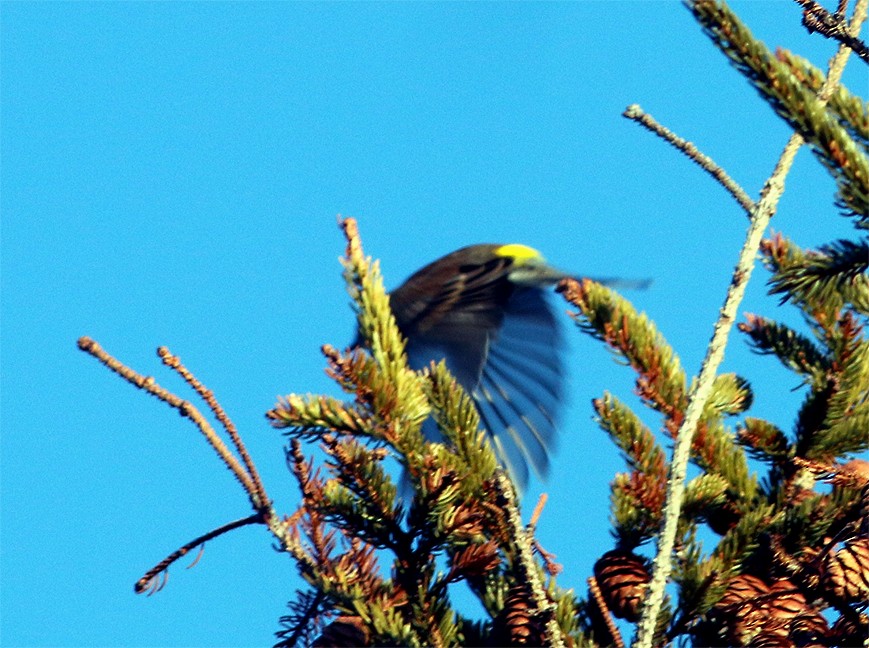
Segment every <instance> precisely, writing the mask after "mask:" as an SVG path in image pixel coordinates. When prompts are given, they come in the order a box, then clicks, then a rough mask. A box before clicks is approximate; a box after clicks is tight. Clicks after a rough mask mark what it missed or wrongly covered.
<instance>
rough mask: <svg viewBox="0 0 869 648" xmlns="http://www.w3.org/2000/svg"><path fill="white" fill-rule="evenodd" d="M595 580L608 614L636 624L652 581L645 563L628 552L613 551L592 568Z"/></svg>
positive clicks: (602, 557)
mask: <svg viewBox="0 0 869 648" xmlns="http://www.w3.org/2000/svg"><path fill="white" fill-rule="evenodd" d="M594 576H595V578H596V579H597V584H598V586H599V587H600V592H601V594H602V595H603V600H604V601H605V602H606V604H607V607H608V608H609V610H610V612H612V613H613V614H614V615H615V616H617V617H618V618H620V619H626V620H627V621H630V622H632V623H633V622H636V621H638V620H639V618H640V606H641V605H642V603H643V598H644V597H645V595H646V589H647V587H648V584H649V581H650V580H652V577H651V575H650V574H649V568H648V566H647V564H646V561H645V559H643V558H642V557H640V556H638V555H636V554H635V553H632V552H630V551H623V550H620V549H614V550H612V551H608V552H606V553H605V554H604V555H603V556H601V557H600V559H599V560H598V561H597V562H596V563H595V564H594Z"/></svg>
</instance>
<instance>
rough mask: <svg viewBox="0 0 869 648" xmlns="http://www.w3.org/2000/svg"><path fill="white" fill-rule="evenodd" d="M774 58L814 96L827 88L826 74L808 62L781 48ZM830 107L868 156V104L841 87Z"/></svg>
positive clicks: (833, 97)
mask: <svg viewBox="0 0 869 648" xmlns="http://www.w3.org/2000/svg"><path fill="white" fill-rule="evenodd" d="M775 55H776V58H777V59H778V60H779V61H781V62H782V63H783V64H784V65H785V66H787V68H788V70H790V72H791V74H793V75H794V76H795V77H796V78H797V79H798V80H799V81H800V83H802V84H803V85H804V86H805V87H806V88H807V89H808V90H809V91H810V92H811V93H812V94H817V92H818V90H820V89H821V86H822V85H824V80H825V77H824V73H823V72H821V71H820V70H819V69H818V68H816V67H815V66H814V65H812V64H811V63H810V62H809V61H808V60H806V59H804V58H803V57H801V56H797V55H796V54H794V53H793V52H790V51H788V50H786V49H782V48H779V49H777V50H776V52H775ZM828 105H829V108H830V110H832V111H833V112H834V113H836V115H837V116H838V118H839V124H841V126H842V128H844V129H845V130H846V131H848V133H849V134H850V135H851V137H853V138H854V140H855V141H856V142H857V144H859V145H860V146H861V147H862V148H863V150H864V151H866V152H869V104H867V103H866V101H864V100H863V99H861V98H860V97H858V96H855V95H853V94H851V92H849V91H848V88H846V87H845V86H842V85H840V86H837V87H836V91H835V92H834V93H833V95H832V96H831V97H830V103H829V104H828Z"/></svg>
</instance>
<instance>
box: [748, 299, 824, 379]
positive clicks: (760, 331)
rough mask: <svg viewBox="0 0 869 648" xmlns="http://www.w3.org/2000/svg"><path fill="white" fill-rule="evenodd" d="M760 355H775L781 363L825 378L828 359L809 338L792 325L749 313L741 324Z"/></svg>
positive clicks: (814, 377) (812, 377) (816, 377)
mask: <svg viewBox="0 0 869 648" xmlns="http://www.w3.org/2000/svg"><path fill="white" fill-rule="evenodd" d="M738 328H739V330H740V331H741V332H742V333H745V334H746V335H747V336H748V337H749V340H750V344H751V347H752V349H753V350H754V351H755V352H757V353H759V354H769V355H774V356H776V357H777V358H778V359H779V360H780V361H781V363H782V364H783V365H784V366H785V367H787V368H789V369H792V370H793V371H796V372H798V373H801V374H803V375H805V376H807V377H808V378H810V379H811V380H812V382H813V383H815V384H820V383H821V382H822V381H824V380H825V379H826V375H827V371H828V370H829V361H828V360H827V358H826V355H825V354H824V353H823V352H822V351H821V349H819V348H818V346H817V345H816V344H815V343H814V342H812V340H810V339H809V338H807V337H806V336H805V335H803V334H801V333H797V332H796V331H794V330H793V329H791V328H790V327H788V326H786V325H784V324H779V323H778V322H774V321H772V320H770V319H767V318H765V317H761V316H759V315H753V314H751V313H746V315H745V322H742V323H740V324H739V325H738Z"/></svg>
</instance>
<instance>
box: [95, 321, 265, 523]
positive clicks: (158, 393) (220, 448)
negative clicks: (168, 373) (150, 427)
mask: <svg viewBox="0 0 869 648" xmlns="http://www.w3.org/2000/svg"><path fill="white" fill-rule="evenodd" d="M78 347H79V349H81V350H82V351H84V352H86V353H89V354H90V355H92V356H93V357H94V358H96V359H97V360H99V361H100V362H102V363H103V364H104V365H105V366H106V367H108V368H109V369H111V370H112V371H114V372H115V373H116V374H118V375H119V376H120V377H121V378H123V379H124V380H126V381H127V382H129V383H130V384H132V385H135V386H136V387H138V388H139V389H144V390H145V391H146V392H148V393H149V394H151V395H152V396H154V397H155V398H157V399H159V400H161V401H163V402H164V403H166V404H167V405H168V406H169V407H172V408H174V409H177V410H178V413H179V414H181V416H184V417H186V418H188V419H190V420H191V421H193V423H194V424H195V425H196V427H198V428H199V431H200V432H202V435H203V436H204V437H205V439H206V440H207V441H208V443H209V444H210V445H211V447H212V448H214V451H215V452H216V453H217V454H218V456H219V457H220V458H221V459H222V460H223V463H224V464H226V467H227V468H229V469H230V470H231V471H232V474H233V475H235V478H236V479H237V480H238V481H239V483H240V484H241V485H242V486H243V487H244V490H245V491H247V494H248V496H249V497H250V498H251V502H252V503H253V505H254V508H256V509H260V508H261V507H262V506H263V505H264V503H263V502H261V501H259V491H258V490H257V488H256V486H255V485H254V483H253V481H252V480H251V478H250V475H248V473H247V471H245V469H244V468H242V466H241V464H239V463H238V460H237V459H236V458H235V456H234V455H233V454H232V452H230V450H229V448H227V447H226V444H225V443H224V442H223V440H222V439H221V438H220V437H219V436H218V434H217V432H215V430H214V428H213V427H211V424H209V422H208V421H207V420H206V419H205V417H204V416H203V415H202V413H201V412H200V411H199V410H198V409H196V406H195V405H193V403H191V402H189V401H186V400H184V399H182V398H179V397H178V396H176V395H175V394H173V393H172V392H170V391H169V390H167V389H164V388H163V387H161V386H160V385H158V384H157V382H156V381H155V380H154V378H153V377H152V376H143V375H141V374H140V373H137V372H136V371H134V370H133V369H131V368H130V367H128V366H126V365H125V364H123V363H122V362H121V361H119V360H117V359H116V358H114V357H112V356H111V355H110V354H109V353H107V352H106V351H105V350H103V348H102V347H101V346H100V345H99V344H97V342H96V341H94V340H92V339H90V338H89V337H80V338H79V339H78Z"/></svg>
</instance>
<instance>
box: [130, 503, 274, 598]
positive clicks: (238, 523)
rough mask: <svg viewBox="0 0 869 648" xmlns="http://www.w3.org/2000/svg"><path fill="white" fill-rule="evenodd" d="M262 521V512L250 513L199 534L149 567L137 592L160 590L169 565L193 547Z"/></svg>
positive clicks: (136, 589)
mask: <svg viewBox="0 0 869 648" xmlns="http://www.w3.org/2000/svg"><path fill="white" fill-rule="evenodd" d="M262 521H263V520H262V514H261V513H254V514H253V515H249V516H248V517H246V518H241V519H240V520H235V521H234V522H230V523H229V524H224V525H223V526H221V527H218V528H216V529H213V530H211V531H209V532H208V533H205V534H203V535H201V536H199V537H198V538H194V539H193V540H191V541H190V542H188V543H187V544H185V545H184V546H183V547H180V548H178V549H176V550H175V551H173V552H172V553H170V554H169V555H168V556H166V557H165V558H164V559H163V560H161V561H160V562H159V563H157V564H156V565H154V566H153V567H152V568H151V569H149V570H148V572H147V573H146V574H145V575H144V576H142V578H140V579H139V580H138V581H136V585H135V587H134V589H135V591H136V594H141V593H142V592H144V591H146V590H147V592H148V595H149V596H150V595H151V594H154V593H156V592H159V591H160V590H161V589H163V586H164V585H165V584H166V580H167V578H168V572H167V571H166V570H167V569H169V566H170V565H171V564H172V563H174V562H175V561H176V560H178V559H179V558H183V557H184V556H186V555H187V554H188V553H190V550H191V549H195V548H196V547H200V548H202V547H204V546H205V543H206V542H208V541H209V540H213V539H214V538H216V537H217V536H220V535H223V534H224V533H227V532H229V531H232V530H234V529H238V528H240V527H243V526H247V525H248V524H258V523H261V522H262ZM201 555H202V553H201V551H200V554H199V556H197V557H196V560H194V561H193V562H192V563H191V564H190V565H189V566H188V568H189V567H193V565H195V564H196V563H197V562H199V558H200V557H201Z"/></svg>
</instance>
